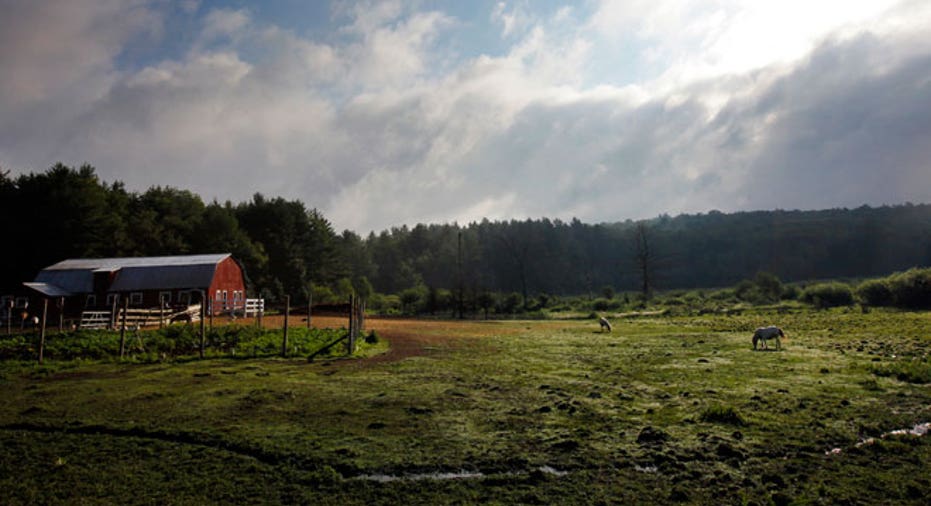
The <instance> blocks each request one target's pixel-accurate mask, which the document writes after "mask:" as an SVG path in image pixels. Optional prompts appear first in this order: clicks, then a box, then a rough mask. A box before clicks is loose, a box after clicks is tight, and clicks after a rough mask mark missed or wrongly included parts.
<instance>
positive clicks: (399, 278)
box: [0, 164, 931, 311]
mask: <svg viewBox="0 0 931 506" xmlns="http://www.w3.org/2000/svg"><path fill="white" fill-rule="evenodd" d="M0 215H2V216H3V218H2V221H0V223H2V227H3V230H4V233H5V234H6V236H7V237H9V238H10V240H8V241H7V247H5V248H2V255H3V258H2V265H3V267H2V273H0V276H2V277H0V286H4V287H10V286H16V285H18V284H19V283H21V282H22V281H24V280H30V279H32V277H33V276H35V274H36V273H37V272H38V271H39V270H40V269H41V268H43V267H45V266H47V265H50V264H53V263H55V262H58V261H60V260H63V259H66V258H86V257H119V256H156V255H178V254H198V253H217V252H230V253H232V254H233V256H234V257H235V258H236V259H237V260H239V261H240V262H241V263H242V265H243V267H244V270H245V272H246V275H247V278H248V279H247V282H248V284H249V287H250V291H251V292H252V294H253V295H261V296H264V297H266V298H269V299H271V300H272V301H274V300H276V299H278V298H280V297H282V296H283V295H285V294H287V295H290V296H291V297H292V298H294V299H295V300H296V301H297V302H300V301H301V300H306V299H307V298H308V297H310V296H311V294H313V296H314V300H315V301H321V302H323V301H325V300H327V299H335V298H341V297H344V296H346V295H348V293H353V292H354V293H358V294H361V295H363V296H368V295H370V294H372V293H373V292H380V293H387V294H398V295H399V296H400V295H402V294H404V293H405V291H407V292H408V293H412V294H413V293H415V292H416V295H417V296H418V297H419V298H420V299H421V300H427V301H428V300H429V298H430V297H431V296H433V297H436V296H437V294H439V293H443V294H445V296H446V297H447V298H451V299H452V300H453V305H455V306H458V307H459V310H460V311H461V310H462V306H463V305H464V304H466V302H468V305H469V307H470V308H471V309H472V310H480V309H481V308H482V307H483V305H485V309H486V310H487V303H488V301H487V294H489V293H506V294H517V297H518V300H512V301H511V302H512V303H514V304H522V305H523V306H524V307H526V306H528V304H529V302H528V301H529V300H530V299H531V298H534V297H539V296H540V295H546V294H551V295H580V294H583V295H584V294H588V295H589V296H595V295H597V294H599V293H600V292H601V291H602V290H604V289H605V288H606V287H607V288H609V289H611V290H617V291H632V292H639V293H642V294H644V295H646V296H649V293H650V291H652V290H656V289H674V288H675V289H681V288H700V287H724V286H732V285H734V284H735V283H738V282H740V281H741V280H744V279H749V278H753V277H754V276H755V275H756V274H757V273H759V272H767V273H772V274H773V275H775V276H778V278H779V279H781V280H784V281H797V280H812V279H828V278H860V277H875V276H881V275H886V274H889V273H891V272H894V271H901V270H905V269H908V268H911V267H915V266H927V265H931V205H925V204H921V205H912V204H906V205H901V206H883V207H875V208H874V207H867V206H863V207H860V208H857V209H831V210H822V211H783V210H776V211H755V212H741V213H732V214H725V213H721V212H717V211H711V212H709V213H702V214H690V215H680V216H676V217H670V216H667V215H662V216H659V217H657V218H654V219H650V220H641V221H631V220H627V221H619V222H614V223H596V224H587V223H582V222H581V221H579V220H577V219H572V220H570V221H568V222H566V221H561V220H551V219H547V218H542V219H535V220H529V219H528V220H508V221H489V220H487V219H486V220H482V221H480V222H473V223H469V224H467V225H459V224H419V225H416V226H413V227H408V226H400V227H394V228H391V229H389V230H384V231H381V232H379V233H377V234H376V233H374V232H372V233H370V234H368V235H367V236H365V237H362V236H360V235H358V234H357V233H355V232H352V231H348V230H347V231H343V232H342V233H337V232H336V231H335V230H334V229H333V226H332V224H331V223H330V222H329V221H328V220H327V219H326V218H325V217H324V216H323V214H322V213H321V212H320V211H318V210H317V209H314V208H308V207H307V206H306V205H305V204H304V203H302V202H300V201H294V200H286V199H283V198H280V197H266V196H263V195H261V194H256V195H255V196H253V198H252V199H251V200H250V201H247V202H240V203H232V202H224V203H220V202H216V201H214V202H210V203H204V202H203V200H202V199H201V198H200V197H199V196H198V195H196V194H194V193H192V192H190V191H187V190H182V189H177V188H172V187H161V186H155V187H151V188H149V189H148V190H146V191H145V192H131V191H128V190H126V188H125V186H124V185H123V184H122V183H121V182H114V183H109V184H108V183H105V182H102V181H100V179H99V178H98V176H97V175H96V172H95V170H94V168H93V167H91V166H89V165H84V166H82V167H79V168H72V167H68V166H65V165H62V164H57V165H55V166H53V167H51V168H49V169H48V170H46V171H45V172H41V173H30V174H23V175H20V176H18V177H15V178H14V177H10V176H9V174H8V173H3V172H0ZM412 291H414V292H412ZM431 294H432V295H431ZM411 297H413V295H411ZM402 299H403V297H402ZM512 299H513V297H512ZM402 303H403V300H402Z"/></svg>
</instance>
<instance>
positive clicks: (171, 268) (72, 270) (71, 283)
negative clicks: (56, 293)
mask: <svg viewBox="0 0 931 506" xmlns="http://www.w3.org/2000/svg"><path fill="white" fill-rule="evenodd" d="M229 256H230V254H229V253H219V254H212V255H177V256H162V257H129V258H77V259H69V260H63V261H61V262H58V263H57V264H54V265H50V266H48V267H46V268H45V269H42V271H41V272H39V274H38V276H36V282H39V283H46V284H48V285H54V286H56V287H58V288H59V289H61V290H64V291H69V292H73V293H90V292H93V291H94V274H95V273H98V274H99V273H113V275H114V277H113V282H112V284H111V285H110V286H109V288H108V291H111V292H128V291H138V290H160V289H164V290H171V289H181V288H204V287H207V286H210V283H211V281H212V280H213V275H214V273H215V272H216V267H217V264H219V263H220V262H221V261H223V260H225V259H226V258H228V257H229Z"/></svg>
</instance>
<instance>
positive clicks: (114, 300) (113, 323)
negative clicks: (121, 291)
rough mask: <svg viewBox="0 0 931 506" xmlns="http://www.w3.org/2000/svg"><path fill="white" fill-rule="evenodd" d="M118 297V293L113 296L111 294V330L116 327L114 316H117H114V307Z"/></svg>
mask: <svg viewBox="0 0 931 506" xmlns="http://www.w3.org/2000/svg"><path fill="white" fill-rule="evenodd" d="M119 298H120V296H119V295H118V294H117V295H114V296H113V304H112V305H111V306H110V330H113V329H115V328H116V318H117V316H116V309H117V308H116V303H117V301H118V300H119Z"/></svg>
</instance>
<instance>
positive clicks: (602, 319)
mask: <svg viewBox="0 0 931 506" xmlns="http://www.w3.org/2000/svg"><path fill="white" fill-rule="evenodd" d="M598 324H599V325H601V330H602V332H604V330H605V329H608V332H611V322H609V321H608V319H607V318H605V317H604V316H602V317H600V318H598Z"/></svg>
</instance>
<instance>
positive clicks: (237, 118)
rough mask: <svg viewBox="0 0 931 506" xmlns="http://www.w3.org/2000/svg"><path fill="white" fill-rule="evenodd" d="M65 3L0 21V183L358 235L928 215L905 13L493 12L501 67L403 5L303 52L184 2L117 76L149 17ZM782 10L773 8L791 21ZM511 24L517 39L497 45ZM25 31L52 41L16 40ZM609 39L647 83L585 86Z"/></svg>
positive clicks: (917, 88)
mask: <svg viewBox="0 0 931 506" xmlns="http://www.w3.org/2000/svg"><path fill="white" fill-rule="evenodd" d="M43 5H44V4H43ZM73 5H77V3H76V2H63V3H62V4H61V5H59V6H58V7H56V8H53V9H43V8H42V6H41V5H40V4H39V3H34V2H26V3H22V4H15V5H14V6H13V7H15V9H13V10H11V12H13V13H15V14H16V16H17V17H16V19H17V22H16V23H13V22H10V21H7V20H8V19H9V18H7V17H4V18H3V19H2V20H0V34H3V35H0V37H7V39H4V40H5V41H6V42H8V43H9V46H4V47H5V48H3V47H0V64H2V67H3V68H4V69H9V73H8V74H9V75H10V76H14V77H12V78H10V79H6V78H5V79H3V80H0V112H3V113H5V114H3V115H2V116H0V118H2V119H0V164H2V165H3V166H4V167H6V168H13V169H14V170H16V169H19V170H22V169H40V170H41V169H42V168H43V167H44V166H48V165H50V164H52V163H54V162H56V161H59V160H61V161H64V162H66V163H70V164H79V163H81V162H84V161H87V162H89V163H91V164H93V165H95V166H96V167H98V172H99V173H100V174H101V176H102V177H103V178H104V179H105V180H108V181H112V180H116V179H119V180H123V181H125V182H126V183H127V184H128V186H129V187H130V188H132V189H137V190H144V189H145V188H146V187H148V186H150V185H155V184H160V185H166V184H168V185H173V186H180V187H183V188H187V189H191V190H193V191H196V192H198V193H200V194H201V195H203V196H204V197H205V198H207V199H212V198H219V199H221V200H223V199H232V200H234V201H238V200H245V199H248V198H249V197H250V196H251V194H252V193H253V192H257V191H258V192H263V193H265V194H268V195H281V196H284V197H286V198H292V199H300V200H303V201H304V202H306V203H307V204H308V205H309V206H310V207H317V208H320V209H321V210H323V211H324V213H325V215H326V216H327V217H328V218H330V219H331V220H333V222H334V223H335V224H336V226H337V227H338V228H351V229H355V230H357V231H360V232H363V233H364V232H367V231H368V230H372V229H383V228H387V227H389V226H394V225H400V224H402V223H416V222H435V221H459V222H461V223H462V222H468V221H472V220H480V219H481V218H484V217H490V218H500V219H506V218H524V217H539V216H549V217H558V218H563V219H569V218H572V217H578V218H580V219H583V220H587V221H606V220H607V221H612V220H619V219H626V218H645V217H651V216H655V215H657V214H660V213H664V212H666V213H678V212H696V211H706V210H709V209H715V208H716V209H720V210H725V211H728V210H741V209H756V208H772V207H781V208H795V207H799V208H816V207H830V206H859V205H861V204H863V203H870V204H881V203H895V202H901V201H903V200H912V201H916V202H917V201H931V184H929V183H931V181H929V180H928V176H927V174H929V172H928V166H927V160H929V159H931V152H929V149H931V148H928V147H926V146H927V145H928V143H927V142H926V139H927V138H929V134H931V128H929V123H931V104H929V97H931V89H929V87H931V84H929V83H931V75H929V73H931V62H929V59H931V42H927V41H925V39H926V37H924V33H926V28H927V26H928V24H929V20H931V9H929V8H928V7H923V6H922V5H921V2H918V3H912V2H906V3H902V4H899V5H898V6H897V7H895V8H891V9H887V5H886V4H885V3H876V4H869V5H866V4H863V5H862V6H860V7H858V5H860V4H851V8H850V11H849V12H848V11H845V14H842V15H839V19H837V20H833V19H832V20H828V21H825V23H827V24H826V25H823V26H822V25H820V24H818V25H817V26H816V23H813V22H812V23H809V22H808V21H805V22H804V23H803V24H806V23H807V24H806V26H807V28H805V27H803V29H801V30H800V31H799V32H798V33H794V32H793V33H785V34H784V38H785V47H783V46H782V39H780V42H779V44H775V45H773V43H772V37H775V35H772V33H774V32H772V30H771V29H770V28H767V29H768V30H770V31H768V32H766V31H762V27H763V25H764V24H765V23H764V21H765V18H766V16H767V15H772V16H775V15H776V11H771V10H767V9H769V8H768V7H761V6H759V5H758V3H742V2H737V1H729V2H724V1H721V2H711V3H700V2H689V3H686V4H685V5H686V9H685V10H684V11H683V12H684V14H683V13H682V12H680V11H678V10H677V9H673V8H672V7H671V6H672V5H673V4H671V3H666V2H647V3H644V4H643V6H642V8H643V9H644V10H643V16H642V17H634V16H632V15H630V12H633V11H631V10H629V8H628V7H626V6H627V5H629V4H626V3H625V4H621V3H614V2H608V1H605V2H602V3H600V4H598V7H600V8H599V9H596V10H595V11H594V13H593V15H592V17H591V18H589V19H583V18H584V17H585V16H584V15H583V14H581V13H580V12H577V11H568V10H565V9H561V10H558V11H557V12H555V13H553V14H552V16H551V17H550V18H545V17H544V16H533V15H530V14H527V15H524V14H523V13H524V10H526V9H529V6H531V5H532V4H518V5H517V7H512V6H509V5H504V4H503V3H502V4H500V5H499V7H497V8H496V9H495V11H494V12H493V21H496V22H500V23H503V25H501V26H502V27H503V30H504V33H503V35H505V39H506V40H507V44H508V45H507V46H506V47H505V49H504V50H503V51H501V52H499V53H497V54H495V55H491V54H484V53H479V54H462V55H457V56H455V57H453V56H450V55H449V54H444V53H441V52H439V51H440V48H448V47H449V45H445V46H444V45H440V44H438V43H437V42H438V40H439V39H441V38H446V39H449V38H450V37H452V38H455V37H456V36H457V34H459V33H460V32H459V31H460V30H464V29H465V28H464V27H466V26H468V23H460V22H459V21H458V20H456V19H453V18H452V17H451V16H449V15H447V14H444V13H442V12H439V11H420V10H417V9H416V8H415V7H414V6H412V5H410V4H403V3H400V2H374V3H370V2H364V3H341V4H338V5H337V7H335V8H334V19H336V20H339V23H340V25H339V26H338V27H336V28H334V29H333V30H332V31H331V32H330V33H329V35H328V36H324V37H314V38H311V37H310V36H308V35H305V34H301V33H298V32H295V31H293V30H289V29H286V28H283V27H281V26H276V25H274V24H270V23H267V22H265V21H263V20H262V19H260V18H258V17H257V16H258V14H256V13H255V12H251V11H248V10H232V9H215V10H207V11H206V12H202V11H201V9H199V8H197V7H198V6H197V5H194V4H192V7H195V8H193V9H192V10H189V11H186V10H184V9H181V10H180V11H178V13H176V14H175V15H186V16H191V18H190V20H192V23H193V24H195V25H196V26H197V27H198V33H196V34H193V36H192V37H191V38H190V42H189V43H188V45H187V46H185V47H184V48H183V49H184V50H183V51H180V52H178V53H176V54H177V56H170V57H169V56H165V57H162V58H156V59H154V60H153V61H147V62H146V63H144V64H141V65H138V66H136V67H133V66H132V65H126V64H125V63H123V64H121V57H123V56H125V54H124V48H125V47H126V46H127V45H129V44H132V43H133V41H138V40H147V41H156V40H158V37H160V36H161V35H160V34H161V33H162V32H163V28H161V27H163V26H164V23H165V14H164V13H163V12H162V11H161V10H159V8H158V6H160V5H161V4H158V3H153V4H149V3H147V2H141V1H140V2H138V3H125V2H112V3H109V2H88V3H87V4H82V5H80V6H79V7H80V8H77V7H74V8H72V7H71V6H73ZM787 5H788V7H786V10H785V11H784V12H783V11H779V12H782V13H783V14H785V13H794V14H798V13H800V12H801V11H799V10H798V9H801V7H799V6H800V5H801V4H798V5H796V4H794V3H789V4H787ZM845 5H846V4H845ZM877 5H878V6H879V7H876V6H877ZM153 6H154V7H153ZM861 7H862V8H861ZM72 9H74V10H72ZM793 9H795V10H793ZM883 9H886V10H883ZM880 11H882V12H884V13H883V14H882V15H881V16H879V17H877V16H876V14H875V13H876V12H880ZM179 13H180V14H179ZM518 13H521V20H522V21H521V23H522V24H521V25H520V27H519V29H518V27H517V25H511V28H507V26H508V25H507V23H508V21H506V17H507V16H516V15H517V14H518ZM819 13H820V14H819ZM811 14H812V16H815V17H816V18H819V19H820V18H826V17H829V16H827V14H826V13H822V12H821V11H812V12H811ZM819 16H820V17H819ZM113 19H120V20H123V22H121V23H113V22H112V20H113ZM774 19H775V18H774ZM778 19H781V18H778ZM778 19H775V21H777V22H774V26H776V27H785V26H786V23H783V22H778ZM108 23H109V24H108ZM512 23H516V21H512ZM574 23H578V24H574ZM808 25H811V26H808ZM825 26H827V27H828V28H825ZM45 27H48V28H53V29H54V31H56V33H61V34H66V35H63V39H62V40H61V41H57V42H55V41H49V40H45V39H41V40H39V39H40V38H38V37H34V36H31V35H30V34H32V33H33V32H34V31H38V30H40V29H44V28H45ZM754 27H760V30H761V33H763V34H766V33H769V34H770V35H769V36H766V37H755V36H754V33H753V32H754ZM593 30H596V31H593ZM597 30H600V31H597ZM832 30H833V31H832ZM12 32H15V33H19V34H20V36H21V37H23V39H22V40H24V41H25V42H17V40H20V39H16V38H11V37H13V35H10V33H12ZM618 33H620V34H621V35H620V38H625V37H626V38H628V39H629V40H636V41H637V44H634V45H632V46H631V47H636V48H638V49H639V50H641V52H639V53H636V59H637V60H638V61H640V64H643V62H644V61H647V62H649V61H652V62H654V63H648V65H654V64H655V65H656V68H657V69H658V70H657V71H656V72H654V73H653V75H652V76H650V77H648V78H645V79H644V80H641V81H636V82H634V83H632V84H627V85H623V86H622V85H618V84H615V83H612V82H610V81H597V80H596V81H594V82H593V81H592V74H591V71H592V68H593V67H596V66H599V65H601V66H603V65H604V63H603V62H605V61H607V62H612V61H614V60H612V59H611V58H612V57H614V56H613V55H614V53H613V52H612V51H613V50H614V49H616V48H617V47H618V46H616V45H615V44H614V42H611V41H609V40H608V39H609V38H610V37H615V39H618V35H617V34H618ZM768 37H769V38H768ZM446 39H444V40H446ZM62 41H65V42H66V43H64V42H62ZM767 41H768V42H767ZM461 43H462V41H461V40H460V41H459V42H455V43H453V44H452V45H453V46H456V45H457V44H461ZM692 44H695V46H694V47H695V48H697V49H693V46H692ZM768 44H769V45H773V48H770V47H769V45H768ZM743 48H754V51H757V50H758V52H759V53H760V54H761V57H760V59H759V60H754V59H747V60H744V59H743V58H745V57H746V55H745V54H744V53H743V52H742V51H743ZM606 54H607V56H606ZM79 55H80V56H81V57H79ZM85 56H86V58H85ZM651 58H652V60H651ZM659 62H662V63H659ZM625 68H626V67H625ZM5 75H7V72H5ZM33 81H39V84H37V85H36V86H32V85H31V84H30V83H31V82H33Z"/></svg>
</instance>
